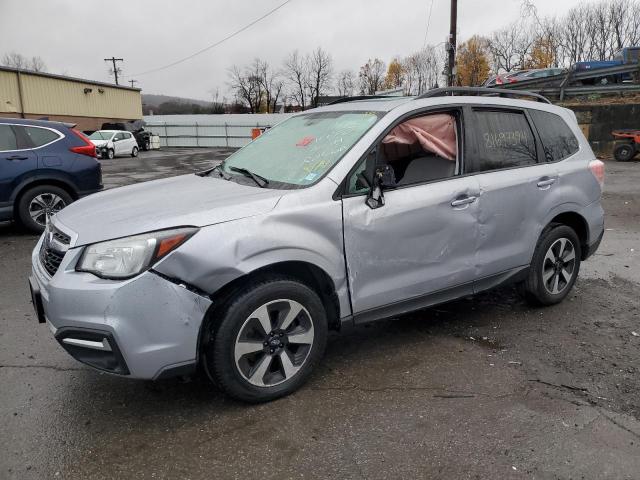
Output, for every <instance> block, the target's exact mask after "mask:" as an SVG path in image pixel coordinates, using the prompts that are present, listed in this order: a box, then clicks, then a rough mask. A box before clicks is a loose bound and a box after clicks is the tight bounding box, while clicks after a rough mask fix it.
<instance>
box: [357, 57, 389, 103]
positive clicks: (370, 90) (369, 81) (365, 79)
mask: <svg viewBox="0 0 640 480" xmlns="http://www.w3.org/2000/svg"><path fill="white" fill-rule="evenodd" d="M385 72H386V68H385V64H384V62H383V61H382V60H380V59H379V58H375V59H373V60H371V59H369V61H368V62H367V63H365V64H364V65H363V66H362V67H360V74H359V75H358V78H359V81H360V93H362V94H363V95H373V94H375V93H376V92H377V91H378V90H380V89H381V88H382V84H383V82H384V75H385Z"/></svg>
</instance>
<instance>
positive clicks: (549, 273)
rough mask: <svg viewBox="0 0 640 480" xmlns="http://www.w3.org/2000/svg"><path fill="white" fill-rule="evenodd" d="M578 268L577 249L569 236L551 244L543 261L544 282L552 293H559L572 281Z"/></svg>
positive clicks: (545, 286)
mask: <svg viewBox="0 0 640 480" xmlns="http://www.w3.org/2000/svg"><path fill="white" fill-rule="evenodd" d="M575 269H576V249H575V247H574V245H573V243H572V242H571V240H569V239H568V238H559V239H557V240H556V241H555V242H553V243H552V244H551V246H550V247H549V250H547V254H546V255H545V256H544V260H543V262H542V284H543V285H544V288H545V289H546V290H547V291H548V292H549V293H551V294H552V295H558V294H559V293H561V292H562V291H563V290H564V289H565V288H567V286H568V285H569V284H570V283H571V280H572V278H573V276H574V274H575Z"/></svg>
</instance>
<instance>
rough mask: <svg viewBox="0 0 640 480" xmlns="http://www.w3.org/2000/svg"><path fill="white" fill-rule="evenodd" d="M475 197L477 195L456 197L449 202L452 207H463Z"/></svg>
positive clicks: (473, 200) (474, 199)
mask: <svg viewBox="0 0 640 480" xmlns="http://www.w3.org/2000/svg"><path fill="white" fill-rule="evenodd" d="M476 198H478V197H474V196H473V195H472V196H469V197H464V198H458V199H457V200H454V201H453V202H451V206H452V207H453V208H457V207H463V206H465V205H469V204H470V203H473V202H475V201H476Z"/></svg>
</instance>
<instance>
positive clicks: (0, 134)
mask: <svg viewBox="0 0 640 480" xmlns="http://www.w3.org/2000/svg"><path fill="white" fill-rule="evenodd" d="M17 148H18V143H17V141H16V135H15V133H13V129H12V128H11V127H10V126H9V125H0V152H1V151H6V150H17Z"/></svg>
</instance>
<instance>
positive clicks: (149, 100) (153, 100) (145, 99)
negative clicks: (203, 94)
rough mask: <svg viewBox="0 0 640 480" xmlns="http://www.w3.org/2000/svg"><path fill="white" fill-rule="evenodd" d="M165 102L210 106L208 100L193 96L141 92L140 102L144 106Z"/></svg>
mask: <svg viewBox="0 0 640 480" xmlns="http://www.w3.org/2000/svg"><path fill="white" fill-rule="evenodd" d="M166 102H176V103H186V104H190V105H191V104H195V105H200V106H201V107H208V106H211V101H210V100H196V99H193V98H184V97H172V96H170V95H155V94H152V93H143V94H142V104H143V105H145V106H148V107H158V106H159V105H160V104H162V103H166Z"/></svg>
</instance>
